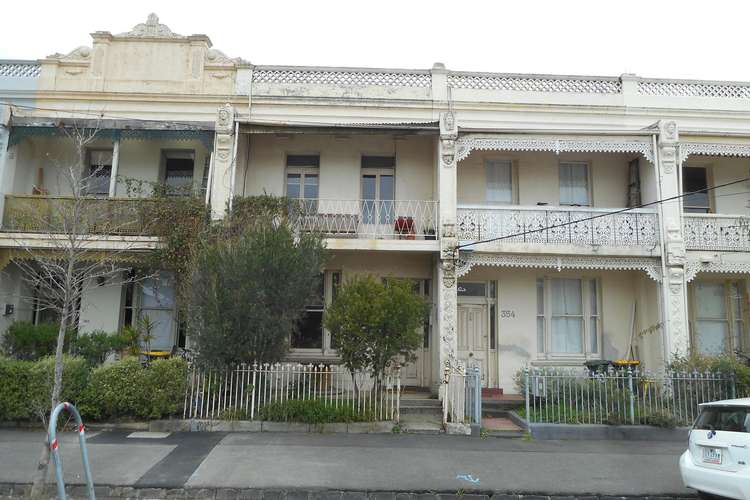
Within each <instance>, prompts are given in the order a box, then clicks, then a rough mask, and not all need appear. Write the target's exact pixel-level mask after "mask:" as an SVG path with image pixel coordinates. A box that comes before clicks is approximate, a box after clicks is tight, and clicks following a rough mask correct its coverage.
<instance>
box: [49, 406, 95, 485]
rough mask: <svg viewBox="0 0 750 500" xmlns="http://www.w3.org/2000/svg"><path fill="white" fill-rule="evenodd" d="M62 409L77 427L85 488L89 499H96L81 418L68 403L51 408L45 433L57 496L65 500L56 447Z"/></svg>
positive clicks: (59, 460)
mask: <svg viewBox="0 0 750 500" xmlns="http://www.w3.org/2000/svg"><path fill="white" fill-rule="evenodd" d="M63 410H66V411H68V413H71V414H72V415H73V418H74V419H75V421H76V425H77V427H78V444H79V446H80V447H81V462H82V463H83V474H84V477H85V478H86V489H87V490H88V492H89V499H90V500H96V495H95V494H94V481H93V480H92V478H91V467H89V454H88V450H87V449H86V432H85V430H84V427H83V420H81V414H80V413H78V410H77V409H76V407H75V406H73V405H72V404H70V403H60V404H59V405H57V406H56V407H55V409H54V410H52V415H50V417H49V427H48V429H47V434H48V436H49V447H50V452H51V453H52V460H53V462H54V463H55V478H56V479H57V497H58V498H59V500H66V497H65V481H64V480H63V474H62V459H61V458H60V450H59V449H58V448H59V446H58V443H57V419H58V417H59V416H60V412H62V411H63Z"/></svg>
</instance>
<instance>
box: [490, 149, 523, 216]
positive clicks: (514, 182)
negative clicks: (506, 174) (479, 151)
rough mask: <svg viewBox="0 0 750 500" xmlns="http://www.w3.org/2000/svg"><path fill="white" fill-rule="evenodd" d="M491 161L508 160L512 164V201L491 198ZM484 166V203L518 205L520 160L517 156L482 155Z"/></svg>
mask: <svg viewBox="0 0 750 500" xmlns="http://www.w3.org/2000/svg"><path fill="white" fill-rule="evenodd" d="M490 162H508V163H509V164H510V201H508V202H505V201H493V200H490V199H489V196H488V194H489V193H488V191H487V164H488V163H490ZM482 168H483V170H484V172H483V173H484V183H485V189H484V203H486V204H487V205H500V206H504V205H518V162H517V160H516V159H515V158H509V157H507V156H496V155H486V156H482Z"/></svg>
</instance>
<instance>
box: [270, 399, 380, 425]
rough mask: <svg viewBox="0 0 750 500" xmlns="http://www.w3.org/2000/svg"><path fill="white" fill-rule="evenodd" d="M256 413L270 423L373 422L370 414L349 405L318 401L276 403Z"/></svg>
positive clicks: (293, 400)
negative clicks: (333, 404) (334, 404)
mask: <svg viewBox="0 0 750 500" xmlns="http://www.w3.org/2000/svg"><path fill="white" fill-rule="evenodd" d="M258 413H259V415H260V418H261V420H269V421H271V422H302V423H305V424H331V423H347V422H370V421H373V420H375V419H374V416H373V415H372V414H371V413H370V412H367V411H364V412H363V411H359V410H357V409H356V408H355V407H354V405H353V404H351V403H341V404H339V405H338V407H337V406H331V403H328V405H326V403H325V402H324V401H321V400H319V399H307V400H299V399H289V400H286V401H277V402H275V403H271V404H268V405H266V406H264V407H262V408H261V409H260V411H259V412H258Z"/></svg>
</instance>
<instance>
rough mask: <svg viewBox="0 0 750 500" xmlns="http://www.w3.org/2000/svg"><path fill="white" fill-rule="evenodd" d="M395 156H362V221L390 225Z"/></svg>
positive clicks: (393, 197)
mask: <svg viewBox="0 0 750 500" xmlns="http://www.w3.org/2000/svg"><path fill="white" fill-rule="evenodd" d="M395 166H396V157H395V156H363V157H362V222H363V223H365V224H385V225H392V224H393V223H394V221H395V220H396V213H395V206H394V205H395V202H394V199H395V194H396V193H395V179H396V177H395V175H394V168H395Z"/></svg>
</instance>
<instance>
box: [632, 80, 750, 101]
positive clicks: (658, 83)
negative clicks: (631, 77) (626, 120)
mask: <svg viewBox="0 0 750 500" xmlns="http://www.w3.org/2000/svg"><path fill="white" fill-rule="evenodd" d="M638 94H640V95H648V96H659V97H719V98H730V99H750V83H740V82H737V83H735V82H716V81H701V80H656V79H640V80H639V81H638Z"/></svg>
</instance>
